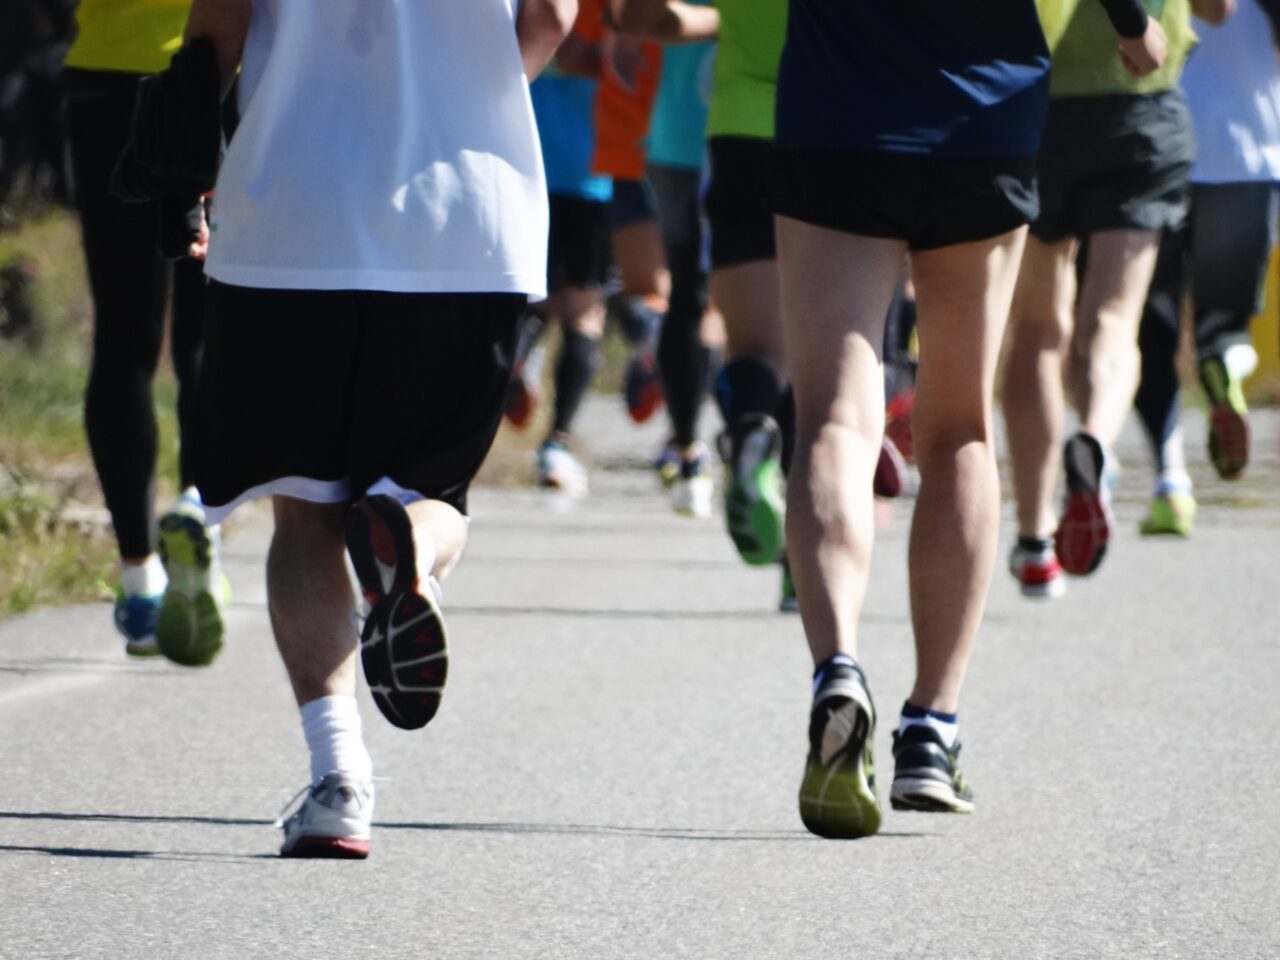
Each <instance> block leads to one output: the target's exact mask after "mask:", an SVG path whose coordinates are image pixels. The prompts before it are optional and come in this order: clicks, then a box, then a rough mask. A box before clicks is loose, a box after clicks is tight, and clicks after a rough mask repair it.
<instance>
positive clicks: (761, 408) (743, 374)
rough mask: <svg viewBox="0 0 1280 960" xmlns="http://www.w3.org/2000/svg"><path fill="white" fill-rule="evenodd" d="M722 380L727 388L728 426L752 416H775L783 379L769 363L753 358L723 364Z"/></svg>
mask: <svg viewBox="0 0 1280 960" xmlns="http://www.w3.org/2000/svg"><path fill="white" fill-rule="evenodd" d="M722 377H723V379H724V383H725V386H726V387H727V388H728V404H727V405H728V408H729V413H730V416H729V418H728V419H729V422H730V424H733V423H735V422H736V421H738V420H741V419H742V418H743V417H747V416H751V415H752V414H757V413H764V414H768V415H769V416H771V417H772V416H774V415H775V414H776V412H777V409H778V399H779V398H780V397H781V395H782V378H781V377H779V376H778V373H777V371H775V370H774V369H773V367H772V366H770V365H769V364H768V363H765V362H764V361H763V360H758V359H756V358H755V357H739V358H738V359H736V360H731V361H730V362H729V363H727V364H725V367H724V372H723V374H722Z"/></svg>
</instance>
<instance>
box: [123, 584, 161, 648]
mask: <svg viewBox="0 0 1280 960" xmlns="http://www.w3.org/2000/svg"><path fill="white" fill-rule="evenodd" d="M160 603H161V598H160V597H143V596H138V595H136V594H135V595H133V596H126V595H125V593H124V591H123V590H117V591H116V607H115V620H116V629H117V630H119V631H120V632H121V633H122V634H123V635H124V652H125V653H127V654H128V655H129V656H131V657H154V656H156V655H157V654H158V653H159V652H160V648H159V647H158V646H157V645H156V622H157V621H158V620H159V619H160Z"/></svg>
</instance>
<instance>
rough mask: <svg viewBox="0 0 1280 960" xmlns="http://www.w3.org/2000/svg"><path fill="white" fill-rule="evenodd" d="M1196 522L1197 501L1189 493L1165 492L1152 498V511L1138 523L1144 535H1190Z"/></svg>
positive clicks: (1140, 531)
mask: <svg viewBox="0 0 1280 960" xmlns="http://www.w3.org/2000/svg"><path fill="white" fill-rule="evenodd" d="M1195 522H1196V501H1195V498H1194V497H1192V496H1191V494H1189V493H1179V492H1174V493H1163V494H1160V495H1159V496H1156V497H1153V498H1152V500H1151V512H1150V513H1149V514H1148V515H1147V519H1145V520H1143V521H1142V522H1141V523H1140V524H1138V532H1139V533H1141V534H1142V535H1143V536H1144V537H1162V536H1171V537H1189V536H1191V530H1192V528H1193V527H1194V526H1195Z"/></svg>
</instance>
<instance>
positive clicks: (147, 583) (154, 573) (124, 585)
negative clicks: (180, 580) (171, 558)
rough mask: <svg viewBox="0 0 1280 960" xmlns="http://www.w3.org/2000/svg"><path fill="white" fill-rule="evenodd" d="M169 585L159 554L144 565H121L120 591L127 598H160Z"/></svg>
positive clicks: (150, 557) (154, 555) (153, 555)
mask: <svg viewBox="0 0 1280 960" xmlns="http://www.w3.org/2000/svg"><path fill="white" fill-rule="evenodd" d="M168 585H169V578H168V577H167V576H166V575H165V572H164V564H163V563H161V562H160V556H159V555H158V554H155V553H153V554H151V556H149V557H147V559H146V560H145V561H143V562H142V563H121V564H120V589H121V590H123V591H124V594H125V596H126V597H158V596H160V595H161V594H162V593H164V588H165V587H167V586H168Z"/></svg>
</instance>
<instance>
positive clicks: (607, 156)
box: [573, 0, 662, 180]
mask: <svg viewBox="0 0 1280 960" xmlns="http://www.w3.org/2000/svg"><path fill="white" fill-rule="evenodd" d="M606 3H608V0H581V4H580V7H579V11H578V20H577V22H576V23H575V24H574V26H573V32H574V33H576V34H577V35H578V36H579V37H581V38H582V39H583V40H585V41H587V42H588V43H592V44H603V43H604V41H605V37H606V34H609V33H610V32H611V31H609V30H608V28H607V27H606V26H605V23H604V11H605V4H606ZM620 42H622V43H625V44H634V45H635V55H636V59H637V61H638V63H637V65H636V68H635V72H634V73H635V75H634V89H630V90H628V89H627V86H626V84H624V83H623V81H622V80H621V79H620V78H619V77H618V75H617V73H616V72H615V71H614V69H613V68H612V67H611V66H610V65H608V64H606V65H605V69H604V75H603V76H602V77H601V78H600V84H599V86H598V87H597V88H596V116H595V120H596V151H595V155H594V157H593V158H592V161H591V172H592V173H600V174H607V175H608V176H611V177H614V178H616V179H618V180H640V179H642V178H643V177H644V171H645V154H646V152H647V150H646V147H647V140H648V136H649V115H650V114H651V113H653V103H654V100H656V99H657V96H658V79H659V77H660V75H661V72H662V47H661V45H659V44H656V43H639V42H637V41H635V40H630V39H622V38H620Z"/></svg>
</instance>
